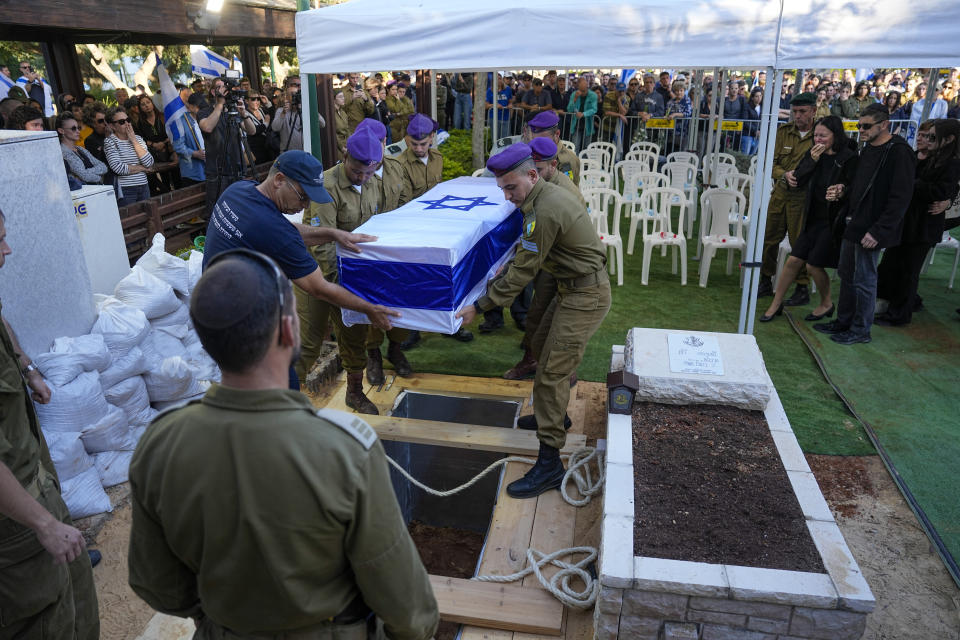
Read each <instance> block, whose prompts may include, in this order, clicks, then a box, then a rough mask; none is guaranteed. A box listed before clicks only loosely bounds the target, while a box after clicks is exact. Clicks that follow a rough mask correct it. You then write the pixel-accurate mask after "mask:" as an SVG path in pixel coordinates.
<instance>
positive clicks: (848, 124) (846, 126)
mask: <svg viewBox="0 0 960 640" xmlns="http://www.w3.org/2000/svg"><path fill="white" fill-rule="evenodd" d="M858 122H859V120H844V121H843V130H844V131H859V129H857V123H858Z"/></svg>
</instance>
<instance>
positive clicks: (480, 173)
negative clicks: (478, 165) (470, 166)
mask: <svg viewBox="0 0 960 640" xmlns="http://www.w3.org/2000/svg"><path fill="white" fill-rule="evenodd" d="M484 171H486V168H482V169H477V170H476V171H474V172H473V173H471V174H470V175H471V176H472V177H474V178H479V177H481V176H483V172H484Z"/></svg>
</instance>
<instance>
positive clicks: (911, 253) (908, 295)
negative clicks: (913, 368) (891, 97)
mask: <svg viewBox="0 0 960 640" xmlns="http://www.w3.org/2000/svg"><path fill="white" fill-rule="evenodd" d="M932 122H933V124H932V125H931V126H929V127H927V126H924V125H926V124H927V123H924V125H921V128H920V130H919V131H918V133H917V172H916V178H915V180H914V182H913V198H912V199H911V200H910V206H909V207H908V208H907V213H906V214H905V215H904V218H903V234H902V235H901V236H900V244H899V246H896V247H890V248H889V249H887V250H886V251H885V252H884V254H883V260H881V262H880V266H879V267H878V268H877V297H878V298H882V299H884V300H887V301H888V302H889V303H890V304H889V306H888V307H887V310H886V311H885V312H884V313H882V314H879V315H877V317H876V318H875V322H876V323H877V324H879V325H883V326H887V327H895V326H902V325H905V324H909V323H910V320H911V319H912V317H913V312H914V311H915V310H917V309H919V308H920V307H921V306H922V303H921V302H920V297H919V296H918V295H917V287H918V286H919V284H920V270H921V269H922V268H923V262H924V260H925V259H926V257H927V253H928V252H929V251H930V249H931V248H932V247H933V246H934V245H936V244H937V243H938V242H940V239H941V238H942V236H943V229H944V212H945V211H946V210H947V207H949V206H950V202H951V201H952V200H953V198H954V197H956V195H957V189H958V182H960V121H957V120H951V119H946V118H945V119H941V120H933V121H932Z"/></svg>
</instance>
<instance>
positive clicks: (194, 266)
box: [187, 251, 203, 294]
mask: <svg viewBox="0 0 960 640" xmlns="http://www.w3.org/2000/svg"><path fill="white" fill-rule="evenodd" d="M187 273H188V274H189V283H190V284H189V287H190V290H189V291H188V294H190V293H193V288H194V287H195V286H197V283H198V282H200V276H201V275H203V252H202V251H191V252H190V257H189V259H188V260H187Z"/></svg>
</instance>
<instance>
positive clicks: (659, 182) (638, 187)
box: [618, 171, 669, 253]
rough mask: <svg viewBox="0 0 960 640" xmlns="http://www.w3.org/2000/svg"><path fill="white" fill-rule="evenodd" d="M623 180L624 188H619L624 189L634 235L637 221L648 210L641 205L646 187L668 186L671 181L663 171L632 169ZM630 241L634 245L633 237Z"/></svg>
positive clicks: (631, 251)
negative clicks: (641, 196)
mask: <svg viewBox="0 0 960 640" xmlns="http://www.w3.org/2000/svg"><path fill="white" fill-rule="evenodd" d="M622 180H623V182H622V184H623V189H622V190H621V189H618V190H619V191H622V193H623V202H624V204H625V205H627V212H628V217H629V218H630V235H631V236H633V235H635V234H636V228H637V221H642V220H643V217H644V216H645V215H646V214H647V212H646V211H645V210H644V209H642V208H641V207H640V194H641V193H642V192H643V191H644V190H646V189H653V188H656V187H666V186H668V184H669V181H668V180H667V176H665V175H663V174H662V173H652V172H639V173H634V172H632V171H627V172H625V173H624V174H623V178H622ZM634 217H636V218H637V221H635V220H634ZM630 243H631V246H632V243H633V239H632V237H631V239H630ZM627 253H633V250H632V249H631V250H628V251H627Z"/></svg>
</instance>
